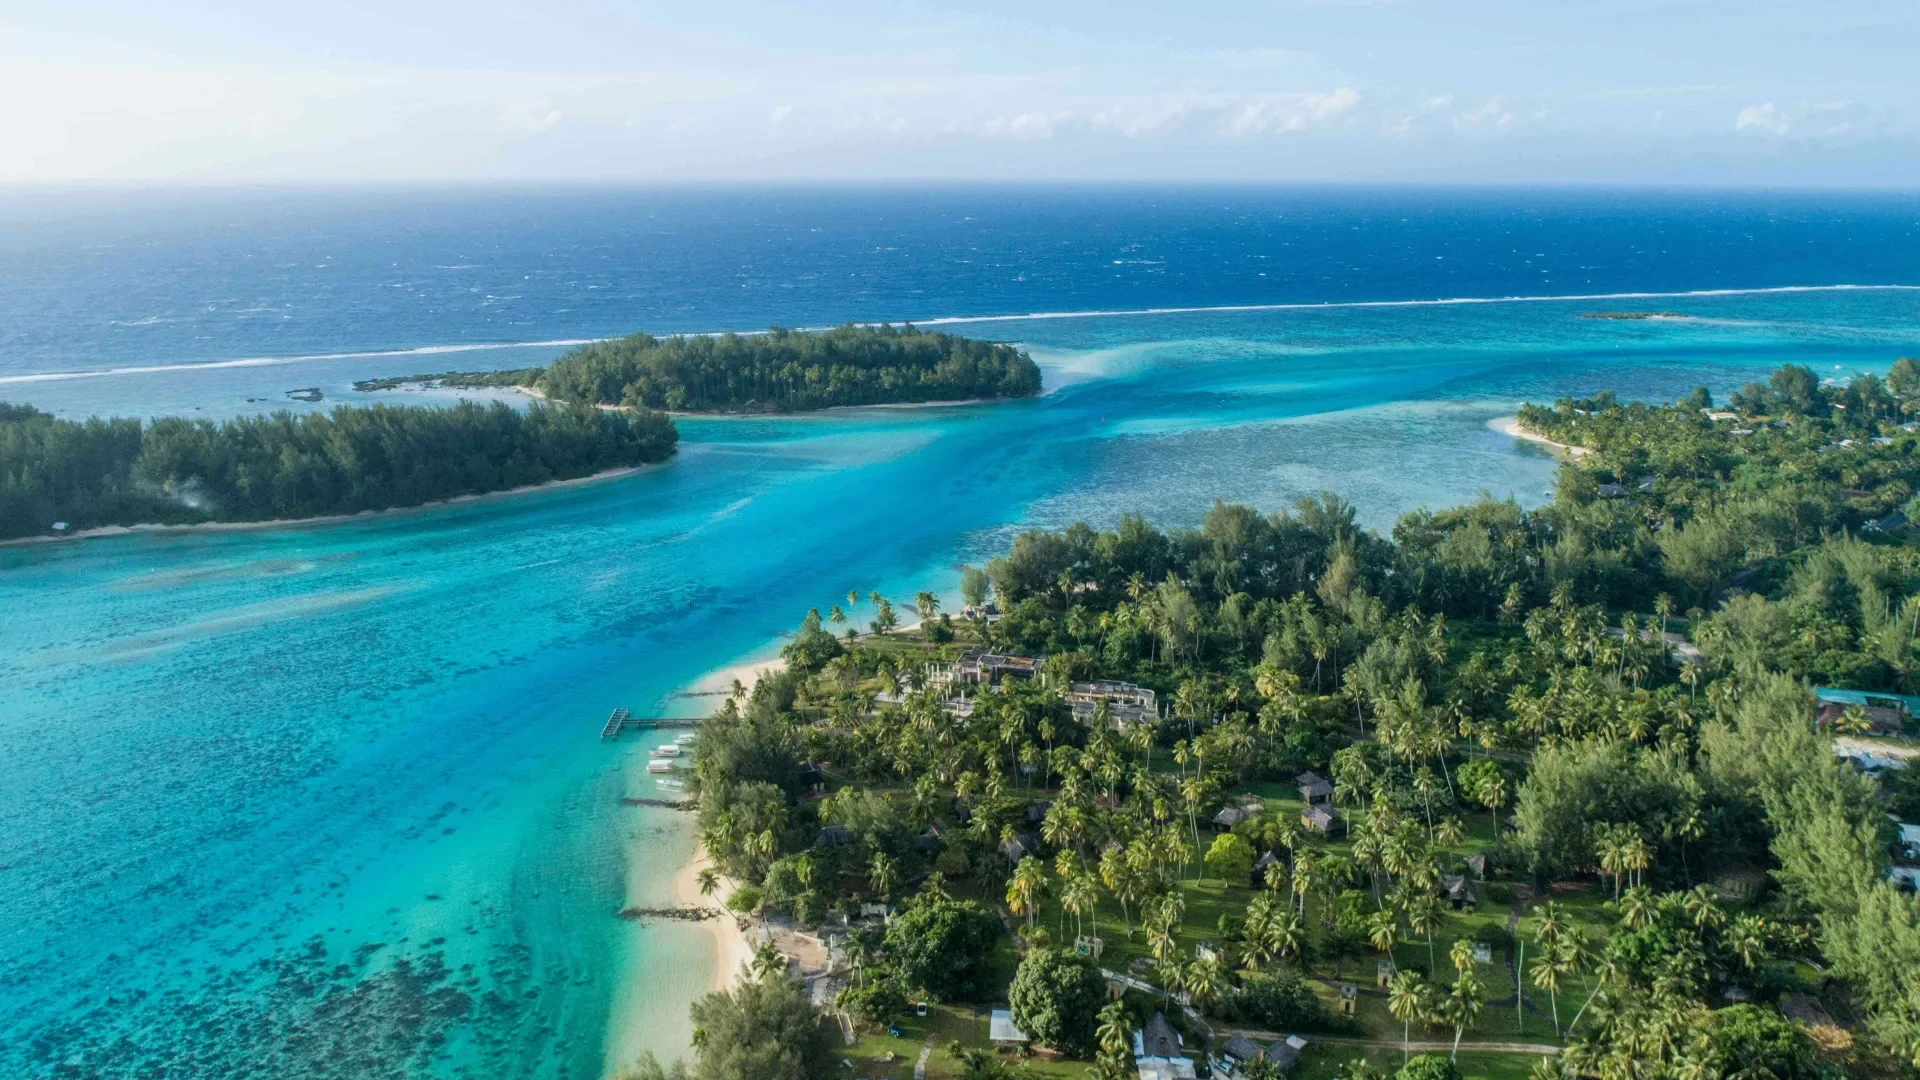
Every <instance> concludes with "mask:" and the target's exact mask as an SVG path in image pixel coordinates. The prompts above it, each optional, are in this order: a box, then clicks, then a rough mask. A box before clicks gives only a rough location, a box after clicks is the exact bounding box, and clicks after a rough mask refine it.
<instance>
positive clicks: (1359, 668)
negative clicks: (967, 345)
mask: <svg viewBox="0 0 1920 1080" xmlns="http://www.w3.org/2000/svg"><path fill="white" fill-rule="evenodd" d="M1916 415H1920V365H1916V364H1914V362H1913V361H1901V362H1900V364H1898V365H1896V366H1895V369H1894V371H1893V373H1892V375H1891V376H1890V377H1889V378H1888V379H1887V380H1885V381H1882V380H1880V379H1878V378H1874V377H1871V376H1863V377H1860V378H1857V379H1854V380H1853V381H1852V382H1851V383H1849V384H1848V385H1846V386H1838V387H1833V386H1822V385H1821V384H1820V382H1819V381H1818V380H1817V379H1815V378H1814V377H1813V375H1812V373H1811V372H1810V371H1808V370H1807V369H1805V368H1798V367H1789V368H1785V369H1782V370H1781V371H1779V372H1776V373H1775V374H1774V375H1773V376H1772V378H1771V379H1770V380H1769V381H1767V382H1766V383H1756V384H1752V385H1750V386H1748V387H1745V388H1743V389H1742V390H1741V392H1740V394H1739V395H1737V402H1736V403H1735V404H1734V407H1733V408H1732V409H1731V410H1725V411H1722V410H1714V409H1713V408H1712V402H1711V399H1710V397H1709V396H1708V394H1707V393H1706V391H1705V390H1698V391H1695V393H1694V395H1693V396H1692V397H1691V398H1690V399H1688V400H1687V401H1684V402H1680V403H1677V404H1674V405H1644V404H1623V403H1621V402H1619V401H1616V400H1615V399H1614V398H1613V397H1612V396H1611V395H1609V394H1600V395H1596V396H1594V397H1590V398H1586V399H1584V400H1562V401H1560V402H1558V403H1556V404H1555V405H1553V406H1552V407H1531V408H1527V409H1525V410H1523V411H1522V413H1521V419H1522V423H1523V424H1524V425H1525V426H1526V427H1528V428H1529V429H1531V430H1533V431H1535V432H1537V433H1540V434H1544V435H1548V436H1550V437H1552V438H1553V439H1556V440H1564V441H1567V442H1569V443H1573V444H1576V445H1580V446H1584V447H1587V448H1589V449H1590V451H1591V452H1590V453H1588V454H1587V455H1585V456H1583V457H1580V458H1578V459H1570V460H1566V461H1563V462H1562V464H1561V466H1560V473H1559V478H1558V482H1557V486H1556V494H1555V497H1554V499H1553V501H1552V502H1551V503H1550V504H1548V505H1546V506H1542V507H1540V508H1538V509H1533V510H1529V509H1526V508H1524V507H1522V506H1520V505H1519V504H1517V503H1515V502H1513V501H1497V500H1494V499H1491V498H1483V499H1482V500H1480V501H1478V502H1475V503H1472V504H1470V505H1466V506H1461V507H1457V508H1454V509H1447V510H1437V511H1434V510H1421V511H1417V512H1414V513H1409V514H1406V515H1403V516H1402V517H1401V518H1400V519H1399V520H1398V522H1396V523H1395V525H1394V527H1393V528H1392V530H1391V532H1390V533H1388V534H1386V535H1382V534H1378V533H1375V532H1372V531H1369V530H1367V529H1363V528H1360V527H1359V526H1357V525H1356V523H1355V521H1356V515H1355V510H1354V508H1353V507H1351V506H1349V505H1347V504H1345V503H1343V502H1342V501H1341V500H1339V499H1338V498H1337V497H1335V496H1333V495H1331V494H1328V495H1322V496H1320V497H1318V498H1312V499H1302V500H1300V501H1299V503H1298V504H1297V505H1296V506H1294V507H1293V508H1292V509H1291V510H1289V511H1283V512H1281V513H1275V514H1262V513H1258V512H1256V511H1254V510H1252V509H1249V508H1247V507H1243V506H1229V505H1220V504H1216V505H1215V506H1214V508H1213V509H1212V511H1211V512H1209V513H1208V514H1207V515H1206V516H1205V519H1204V520H1203V521H1202V523H1201V525H1200V527H1199V528H1196V529H1175V530H1171V531H1163V530H1159V529H1156V528H1154V527H1152V526H1151V525H1149V524H1148V523H1146V522H1145V521H1142V520H1140V519H1138V518H1133V517H1128V518H1125V519H1123V520H1122V521H1121V522H1120V524H1119V526H1118V527H1117V528H1115V529H1113V530H1111V531H1101V530H1096V529H1093V528H1090V527H1088V526H1086V525H1084V524H1082V525H1075V526H1072V527H1071V528H1068V529H1065V530H1064V531H1060V532H1044V531H1035V532H1028V533H1025V534H1023V535H1021V536H1019V537H1018V538H1016V540H1015V541H1014V543H1013V545H1012V548H1011V550H1009V551H1008V552H1007V553H1006V554H1005V555H1004V556H1003V557H1000V558H997V559H994V560H992V561H990V562H989V563H987V564H986V566H985V567H984V569H973V568H969V569H967V570H966V571H964V575H963V579H962V593H963V596H964V599H965V602H966V604H967V608H966V610H965V611H964V612H962V613H961V615H962V617H960V618H954V617H952V616H951V614H943V613H940V611H939V607H940V605H939V598H938V597H937V596H935V595H934V594H933V593H921V594H920V595H919V596H917V597H916V598H915V599H914V601H913V606H914V607H915V608H917V609H918V611H919V613H920V615H921V617H922V621H921V623H920V628H919V629H918V630H913V631H901V630H897V629H894V627H896V626H897V620H896V617H895V615H894V613H893V605H892V603H891V602H890V601H888V600H887V599H886V598H883V597H880V596H878V595H877V594H869V595H868V596H867V597H865V598H862V597H861V596H860V595H859V594H858V593H857V592H854V593H849V594H848V595H847V597H846V606H844V607H843V606H841V605H840V604H837V603H836V604H833V605H832V606H830V607H829V608H828V610H827V611H826V613H825V614H824V615H823V614H821V613H820V612H819V611H818V610H815V611H810V612H808V613H807V615H806V617H805V619H804V620H803V621H802V622H801V624H800V627H799V630H798V632H797V633H796V634H795V635H794V637H793V638H792V639H791V640H790V641H789V642H788V643H787V645H786V646H785V648H784V650H783V655H784V657H785V659H786V667H785V670H784V671H782V672H780V673H776V674H770V675H766V676H763V677H762V678H761V679H760V680H759V681H758V682H757V683H756V684H755V685H754V686H753V687H752V688H751V690H750V691H748V690H747V689H745V688H743V687H740V686H739V685H738V684H736V686H735V690H734V693H733V695H732V696H731V697H729V698H728V699H727V701H726V702H725V703H724V705H723V706H722V707H721V709H720V710H719V711H718V712H716V713H715V714H714V715H712V716H711V717H710V718H709V719H708V720H707V721H705V723H704V724H703V726H702V728H701V731H700V735H699V739H698V744H697V750H696V753H695V758H694V764H693V770H692V779H691V780H690V781H689V789H690V790H693V791H695V792H696V793H697V796H698V814H699V832H700V836H701V839H702V842H703V844H704V846H705V847H706V849H707V850H708V851H709V852H710V854H711V855H712V857H713V858H714V859H715V860H716V863H717V867H718V869H717V870H716V871H709V872H708V873H707V874H706V875H705V877H704V881H703V889H705V890H707V891H710V892H712V893H715V894H717V897H718V898H720V899H724V902H725V903H726V905H727V906H728V907H730V908H731V909H732V910H734V911H735V912H738V913H739V914H740V915H741V916H742V917H743V918H751V919H754V920H757V921H759V922H761V923H763V924H764V925H765V927H766V928H767V929H768V930H769V932H770V933H771V934H772V935H773V942H774V944H773V945H770V946H768V947H766V948H764V949H763V950H762V953H761V956H760V959H759V960H758V961H757V962H756V963H755V964H754V965H753V967H752V969H751V971H750V972H749V973H747V975H746V976H745V978H744V979H743V981H742V982H741V984H739V985H738V986H736V987H735V988H734V989H732V990H730V991H726V992H722V993H718V994H715V995H713V996H710V997H709V998H707V999H705V1000H704V1001H703V1002H701V1003H700V1004H699V1005H697V1006H696V1009H695V1020H696V1022H697V1023H698V1024H699V1025H700V1026H701V1029H702V1031H703V1032H706V1033H708V1035H709V1037H708V1038H705V1039H702V1040H701V1041H699V1042H697V1043H696V1048H695V1056H694V1060H693V1063H692V1068H691V1074H692V1075H693V1076H696V1077H700V1078H702V1080H707V1078H712V1080H721V1078H725V1080H747V1078H749V1077H753V1078H763V1077H777V1078H778V1080H803V1078H809V1077H815V1076H823V1075H829V1074H832V1073H833V1072H834V1070H835V1068H836V1067H837V1063H838V1061H839V1059H840V1058H841V1057H843V1056H844V1057H845V1058H847V1059H848V1060H851V1061H856V1062H859V1063H860V1064H859V1065H858V1070H859V1071H860V1072H861V1073H862V1074H863V1075H869V1076H874V1077H881V1078H885V1080H905V1077H907V1076H908V1075H910V1070H911V1069H913V1067H914V1064H915V1062H916V1059H917V1061H918V1062H919V1063H921V1064H922V1065H924V1067H925V1070H926V1071H925V1075H926V1076H928V1077H932V1078H935V1080H945V1078H959V1080H1004V1078H1009V1077H1016V1076H1023V1075H1034V1076H1041V1075H1045V1076H1049V1077H1053V1076H1062V1077H1071V1076H1091V1077H1093V1078H1097V1080H1126V1078H1129V1077H1133V1076H1135V1075H1138V1076H1139V1077H1141V1078H1142V1080H1173V1078H1190V1077H1194V1076H1196V1075H1200V1076H1204V1075H1208V1074H1209V1073H1211V1074H1212V1075H1215V1076H1222V1077H1226V1078H1228V1080H1274V1078H1275V1077H1278V1076H1280V1075H1281V1074H1283V1073H1284V1074H1287V1075H1291V1076H1294V1077H1332V1076H1340V1077H1346V1078H1353V1080H1358V1078H1363V1077H1371V1078H1379V1077H1384V1076H1387V1075H1393V1076H1396V1077H1398V1078H1401V1080H1416V1078H1419V1080H1425V1078H1447V1077H1455V1078H1457V1077H1461V1076H1463V1075H1464V1076H1491V1077H1515V1078H1518V1077H1523V1076H1525V1077H1535V1078H1539V1080H1548V1078H1574V1077H1603V1078H1611V1077H1628V1076H1632V1077H1649V1078H1681V1077H1686V1078H1702V1080H1705V1078H1721V1080H1733V1078H1743V1077H1761V1076H1764V1077H1772V1078H1776V1080H1822V1078H1828V1077H1837V1076H1842V1075H1850V1076H1873V1077H1888V1078H1892V1077H1903V1076H1910V1075H1912V1074H1911V1072H1909V1071H1908V1070H1910V1069H1912V1068H1914V1067H1920V980H1916V972H1920V905H1917V904H1916V901H1915V897H1914V891H1913V884H1914V882H1916V881H1917V880H1920V827H1916V825H1914V824H1905V823H1910V822H1920V782H1916V775H1917V774H1920V768H1912V767H1909V766H1910V765H1911V764H1912V761H1911V758H1912V756H1913V755H1914V753H1915V752H1916V750H1920V745H1916V744H1915V743H1914V742H1913V741H1911V739H1910V737H1911V736H1912V735H1913V734H1914V730H1915V729H1914V720H1913V716H1912V710H1913V709H1914V708H1915V707H1916V706H1920V698H1914V697H1908V696H1903V695H1908V694H1912V693H1914V692H1916V691H1920V547H1916V544H1915V537H1914V534H1913V532H1912V530H1911V529H1909V528H1908V526H1907V524H1906V515H1907V514H1908V513H1911V512H1912V510H1911V509H1903V508H1908V507H1910V505H1911V503H1912V501H1913V500H1914V498H1915V492H1916V489H1917V488H1920V436H1916V435H1915V433H1914V431H1915V428H1916V426H1920V425H1916V424H1915V423H1913V422H1911V421H1910V419H1909V418H1910V417H1914V416H1916ZM863 607H864V610H863ZM869 615H870V618H871V624H872V629H873V630H874V633H872V634H868V635H864V636H859V637H856V636H854V634H853V632H852V624H853V622H854V621H855V619H856V616H858V617H859V619H860V621H867V618H868V616H869ZM843 630H844V631H845V633H842V631H843ZM722 875H724V877H723V876H722ZM801 932H805V933H810V934H816V935H821V936H827V935H843V937H842V938H841V939H840V943H839V945H838V947H837V948H836V949H835V950H834V951H832V952H831V953H829V954H828V959H827V960H826V961H818V962H817V964H816V967H814V968H809V969H808V970H809V971H810V972H812V973H817V974H818V975H819V976H820V977H821V978H823V979H825V980H826V982H825V984H824V985H823V986H820V987H819V988H817V989H816V991H815V995H814V1000H815V1001H826V1002H830V1009H831V1011H832V1012H833V1014H834V1017H835V1018H836V1019H841V1018H843V1019H844V1022H845V1023H846V1024H847V1025H848V1030H849V1032H850V1034H849V1035H848V1040H849V1041H850V1042H851V1043H852V1045H845V1046H843V1045H842V1040H841V1034H840V1032H839V1031H838V1030H836V1024H834V1023H821V1021H822V1020H826V1019H827V1017H825V1016H822V1015H819V1013H818V1012H817V1011H816V1008H815V1006H813V1005H812V1004H810V1003H809V1001H808V995H807V993H806V992H805V991H803V990H802V989H801V988H800V987H799V986H798V984H796V983H794V982H792V981H790V980H789V978H788V977H787V969H788V963H787V960H786V958H785V957H782V956H780V955H778V954H777V953H776V951H775V949H776V947H778V948H782V949H784V948H786V947H787V946H786V943H788V942H793V941H799V940H800V939H799V938H797V937H795V935H796V934H799V933H801ZM793 952H794V955H795V956H796V957H800V956H803V955H814V956H816V961H817V954H814V953H807V952H806V950H803V949H800V948H798V947H796V948H794V949H793ZM996 1010H1004V1011H996ZM714 1032H724V1033H725V1038H724V1039H721V1040H715V1039H713V1038H711V1034H712V1033H714ZM1176 1036H1177V1037H1176ZM996 1044H998V1045H999V1046H1000V1047H1001V1050H1002V1053H998V1054H997V1053H996V1052H995V1049H994V1047H995V1045H996ZM922 1047H927V1048H929V1049H927V1050H926V1051H924V1052H923V1051H922V1050H921V1048H922ZM1014 1049H1017V1050H1018V1052H1019V1053H1020V1054H1021V1055H1022V1056H1023V1058H1026V1060H1027V1063H1023V1064H1015V1063H1014V1060H1015V1059H1009V1058H1007V1057H1006V1056H1004V1054H1005V1053H1008V1052H1012V1051H1013V1050H1014ZM1030 1052H1032V1053H1037V1055H1038V1056H1034V1057H1030V1058H1027V1055H1028V1054H1029V1053H1030ZM1136 1054H1138V1055H1139V1056H1136ZM773 1061H779V1062H781V1065H779V1066H778V1067H774V1066H770V1065H767V1064H766V1063H769V1062H773ZM754 1063H759V1064H758V1065H754V1068H758V1069H759V1071H753V1069H752V1068H749V1067H748V1066H749V1065H753V1064H754ZM669 1072H673V1073H676V1074H677V1073H679V1072H680V1069H679V1068H675V1069H671V1070H669V1069H663V1068H662V1067H661V1066H660V1065H658V1064H657V1063H654V1062H651V1061H646V1062H642V1063H641V1065H640V1067H639V1069H638V1070H637V1073H636V1075H638V1076H643V1077H660V1076H662V1075H663V1074H666V1073H669Z"/></svg>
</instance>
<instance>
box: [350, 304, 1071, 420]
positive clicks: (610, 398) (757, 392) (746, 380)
mask: <svg viewBox="0 0 1920 1080" xmlns="http://www.w3.org/2000/svg"><path fill="white" fill-rule="evenodd" d="M407 384H422V385H427V384H430V385H435V386H442V387H498V386H518V387H522V388H525V389H529V390H533V391H536V392H538V393H540V394H543V395H545V396H546V397H549V398H553V399H554V400H557V401H567V402H578V403H582V404H591V405H623V406H631V407H635V408H646V409H665V410H668V411H672V412H706V413H789V412H805V411H809V410H814V409H826V408H833V407H836V406H847V405H900V404H925V403H930V402H952V401H974V400H991V399H997V398H1020V397H1032V396H1034V395H1035V394H1038V393H1039V392H1040V368H1039V366H1038V365H1036V364H1035V363H1034V362H1033V360H1032V358H1031V357H1029V356H1027V354H1026V353H1024V352H1021V351H1020V350H1019V349H1016V348H1014V347H1013V346H1011V345H1004V344H1000V343H998V342H991V341H978V340H975V339H972V338H964V337H956V336H954V335H952V334H939V333H929V332H927V331H923V330H919V329H916V328H914V327H912V326H902V327H894V326H854V325H851V324H849V325H847V326H841V327H838V328H835V329H832V330H826V331H820V332H812V331H800V330H787V329H783V328H780V327H774V328H773V329H772V330H769V331H768V332H767V333H765V334H751V335H743V334H720V335H716V336H710V337H665V338H661V337H654V336H653V335H651V334H632V335H629V336H627V337H623V338H615V339H613V340H610V341H597V342H593V343H592V344H588V345H582V346H579V347H578V348H575V349H573V350H571V351H569V352H568V353H566V354H565V355H563V356H561V357H560V358H559V359H557V360H555V361H554V362H553V363H552V364H550V365H548V366H547V367H545V368H531V369H527V370H523V371H499V372H444V373H441V374H438V375H411V376H405V377H402V378H391V379H370V380H366V381H363V382H359V383H355V384H354V389H356V390H391V389H395V388H397V387H400V386H403V385H407Z"/></svg>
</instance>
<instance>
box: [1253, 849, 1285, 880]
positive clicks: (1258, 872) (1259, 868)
mask: <svg viewBox="0 0 1920 1080" xmlns="http://www.w3.org/2000/svg"><path fill="white" fill-rule="evenodd" d="M1279 861H1280V856H1278V855H1275V854H1274V853H1273V852H1271V851H1264V852H1261V853H1260V857H1259V858H1258V859H1255V860H1254V861H1253V873H1251V874H1249V875H1247V883H1248V884H1249V885H1251V886H1252V887H1254V888H1256V889H1258V888H1261V887H1262V886H1264V885H1266V883H1267V867H1269V866H1272V865H1273V864H1274V863H1277V862H1279Z"/></svg>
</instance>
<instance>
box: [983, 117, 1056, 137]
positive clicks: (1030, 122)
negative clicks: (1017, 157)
mask: <svg viewBox="0 0 1920 1080" xmlns="http://www.w3.org/2000/svg"><path fill="white" fill-rule="evenodd" d="M1071 119H1073V114H1072V113H1070V112H1056V113H1041V112H1029V113H1021V114H1019V115H1018V116H997V117H994V118H993V119H992V120H989V121H987V122H986V123H985V124H982V125H981V126H980V134H982V135H986V136H989V137H991V138H997V139H1016V140H1019V141H1021V142H1035V141H1038V140H1041V139H1051V138H1053V135H1054V129H1055V128H1056V127H1057V126H1058V125H1060V124H1064V123H1066V122H1067V121H1069V120H1071Z"/></svg>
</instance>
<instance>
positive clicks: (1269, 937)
mask: <svg viewBox="0 0 1920 1080" xmlns="http://www.w3.org/2000/svg"><path fill="white" fill-rule="evenodd" d="M1264 929H1265V931H1266V932H1265V934H1264V936H1263V939H1262V941H1261V943H1260V944H1261V946H1262V947H1263V948H1265V949H1266V951H1267V952H1269V953H1271V954H1272V955H1274V956H1277V957H1279V958H1280V959H1282V960H1285V959H1287V958H1288V957H1293V958H1295V959H1298V958H1299V956H1300V950H1301V948H1302V947H1303V946H1304V945H1305V944H1306V940H1307V926H1306V922H1305V920H1303V919H1301V917H1300V913H1299V912H1297V911H1294V910H1293V909H1292V908H1285V909H1282V910H1280V911H1276V912H1274V913H1273V916H1272V917H1271V918H1269V919H1268V920H1267V925H1266V927H1265V928H1264Z"/></svg>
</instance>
